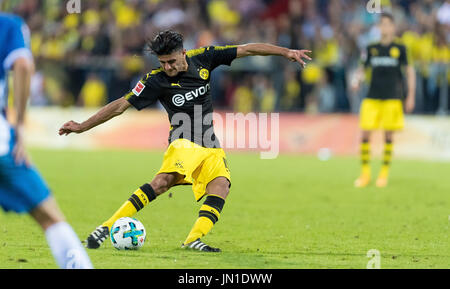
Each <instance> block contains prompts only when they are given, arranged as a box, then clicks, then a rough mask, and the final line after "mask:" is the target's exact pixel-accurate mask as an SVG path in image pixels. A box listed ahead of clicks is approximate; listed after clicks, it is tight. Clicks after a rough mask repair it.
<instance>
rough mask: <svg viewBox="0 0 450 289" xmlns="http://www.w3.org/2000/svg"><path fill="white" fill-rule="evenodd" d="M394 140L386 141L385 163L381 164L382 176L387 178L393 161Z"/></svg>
mask: <svg viewBox="0 0 450 289" xmlns="http://www.w3.org/2000/svg"><path fill="white" fill-rule="evenodd" d="M392 149H393V144H392V142H386V143H385V144H384V153H383V165H382V166H381V170H380V176H381V177H384V178H387V177H388V175H389V168H390V166H391V161H392Z"/></svg>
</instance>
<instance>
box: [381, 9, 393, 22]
mask: <svg viewBox="0 0 450 289" xmlns="http://www.w3.org/2000/svg"><path fill="white" fill-rule="evenodd" d="M383 18H387V19H389V20H391V21H392V22H395V21H394V15H392V13H390V12H387V11H384V12H383V13H381V15H380V21H381V19H383Z"/></svg>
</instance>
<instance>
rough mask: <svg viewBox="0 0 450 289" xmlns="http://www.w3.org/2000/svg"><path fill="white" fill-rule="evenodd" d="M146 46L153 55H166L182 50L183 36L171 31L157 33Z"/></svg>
mask: <svg viewBox="0 0 450 289" xmlns="http://www.w3.org/2000/svg"><path fill="white" fill-rule="evenodd" d="M148 45H149V47H150V49H151V51H152V52H153V53H154V54H156V55H168V54H171V53H173V52H175V51H177V50H180V49H183V35H181V34H180V33H178V32H175V31H171V30H167V31H163V32H159V33H158V34H157V35H156V36H155V38H153V40H151V41H150V42H149V44H148Z"/></svg>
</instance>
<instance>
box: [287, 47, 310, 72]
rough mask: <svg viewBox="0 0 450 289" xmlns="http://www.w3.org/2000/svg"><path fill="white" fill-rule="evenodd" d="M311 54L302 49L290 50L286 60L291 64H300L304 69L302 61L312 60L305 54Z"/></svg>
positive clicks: (304, 64)
mask: <svg viewBox="0 0 450 289" xmlns="http://www.w3.org/2000/svg"><path fill="white" fill-rule="evenodd" d="M311 52H312V51H311V50H306V49H302V50H295V49H290V50H289V51H288V52H287V53H286V58H287V59H289V60H290V61H292V62H298V63H300V64H301V66H302V67H303V68H304V67H306V62H305V61H304V60H303V59H306V60H312V58H311V57H309V56H308V55H307V54H306V53H311Z"/></svg>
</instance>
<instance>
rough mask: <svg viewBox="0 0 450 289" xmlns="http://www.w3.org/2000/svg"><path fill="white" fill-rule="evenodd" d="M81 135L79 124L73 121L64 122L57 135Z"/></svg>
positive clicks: (81, 130)
mask: <svg viewBox="0 0 450 289" xmlns="http://www.w3.org/2000/svg"><path fill="white" fill-rule="evenodd" d="M72 132H74V133H82V132H83V129H82V128H81V124H79V123H78V122H75V121H73V120H71V121H68V122H66V123H65V124H64V125H63V126H62V127H61V128H60V129H59V135H68V134H70V133H72Z"/></svg>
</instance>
